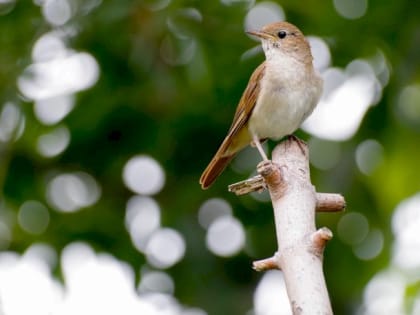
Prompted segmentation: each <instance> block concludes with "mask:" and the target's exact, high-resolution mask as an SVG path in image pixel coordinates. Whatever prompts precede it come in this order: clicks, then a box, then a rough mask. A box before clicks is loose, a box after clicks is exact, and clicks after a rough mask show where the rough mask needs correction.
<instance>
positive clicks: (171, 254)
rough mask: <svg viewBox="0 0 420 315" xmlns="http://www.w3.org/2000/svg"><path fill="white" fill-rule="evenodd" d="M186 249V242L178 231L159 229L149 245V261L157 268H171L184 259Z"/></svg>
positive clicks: (147, 252) (147, 249)
mask: <svg viewBox="0 0 420 315" xmlns="http://www.w3.org/2000/svg"><path fill="white" fill-rule="evenodd" d="M185 247H186V245H185V240H184V238H183V236H182V235H181V234H180V233H179V232H178V231H176V230H174V229H170V228H162V229H159V230H157V231H156V232H154V233H153V234H152V236H151V237H150V240H149V242H148V243H147V247H146V254H147V261H148V262H149V263H150V264H151V265H152V266H154V267H156V268H162V269H164V268H169V267H171V266H173V265H174V264H176V263H177V262H179V261H180V260H181V259H182V257H184V254H185Z"/></svg>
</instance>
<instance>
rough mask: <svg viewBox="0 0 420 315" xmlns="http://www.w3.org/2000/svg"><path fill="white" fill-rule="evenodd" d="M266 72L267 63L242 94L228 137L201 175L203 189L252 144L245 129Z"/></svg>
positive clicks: (260, 68) (254, 75)
mask: <svg viewBox="0 0 420 315" xmlns="http://www.w3.org/2000/svg"><path fill="white" fill-rule="evenodd" d="M264 70H265V62H264V63H262V64H261V65H260V66H259V67H258V68H257V69H255V71H254V73H253V74H252V75H251V78H250V79H249V82H248V85H247V87H246V89H245V91H244V94H242V97H241V99H240V101H239V104H238V107H237V108H236V112H235V116H234V117H233V122H232V125H231V126H230V129H229V132H228V135H227V136H226V138H225V140H224V141H223V143H222V144H221V146H220V148H219V150H217V152H216V154H215V155H214V157H213V159H212V160H211V161H210V163H209V165H208V166H207V167H206V169H205V170H204V172H203V174H202V175H201V178H200V184H201V187H202V188H203V189H206V188H208V187H209V186H210V185H211V184H212V183H213V182H214V181H215V180H216V178H217V176H219V174H220V173H221V172H223V170H224V169H225V167H226V166H227V165H228V163H229V162H230V160H232V159H233V157H234V156H235V154H236V152H238V151H239V150H241V149H242V148H243V147H245V146H246V145H247V144H248V143H249V142H250V140H251V137H250V135H249V133H248V130H247V129H246V128H245V125H246V123H247V122H248V119H249V117H250V116H251V114H252V111H253V110H254V107H255V104H256V103H257V98H258V94H259V92H260V89H261V79H262V77H263V75H264Z"/></svg>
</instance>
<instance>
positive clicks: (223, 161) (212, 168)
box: [200, 152, 235, 189]
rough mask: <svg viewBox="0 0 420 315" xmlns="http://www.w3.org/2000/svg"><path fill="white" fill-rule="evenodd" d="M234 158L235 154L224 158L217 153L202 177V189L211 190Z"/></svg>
mask: <svg viewBox="0 0 420 315" xmlns="http://www.w3.org/2000/svg"><path fill="white" fill-rule="evenodd" d="M234 157H235V154H232V155H226V156H223V155H221V154H219V152H217V153H216V155H215V156H214V157H213V159H212V160H211V161H210V163H209V165H208V166H207V167H206V169H205V170H204V172H203V174H202V175H201V177H200V184H201V188H203V189H207V188H209V187H210V185H211V184H213V182H214V181H215V180H216V178H217V177H218V176H219V175H220V173H221V172H223V170H224V169H225V168H226V166H227V165H228V164H229V162H230V161H231V160H232V159H233V158H234Z"/></svg>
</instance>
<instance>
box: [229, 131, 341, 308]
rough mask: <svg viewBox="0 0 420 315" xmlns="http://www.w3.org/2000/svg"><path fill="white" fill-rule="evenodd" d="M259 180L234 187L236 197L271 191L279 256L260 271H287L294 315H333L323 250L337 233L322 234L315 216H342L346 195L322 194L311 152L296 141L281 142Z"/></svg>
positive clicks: (257, 267)
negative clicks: (314, 175) (316, 183)
mask: <svg viewBox="0 0 420 315" xmlns="http://www.w3.org/2000/svg"><path fill="white" fill-rule="evenodd" d="M257 170H258V173H259V174H260V175H259V176H256V177H253V178H251V179H249V180H246V181H243V182H240V183H237V184H233V185H230V186H229V190H230V191H233V192H235V193H236V194H243V193H246V192H250V191H261V190H262V189H266V188H268V190H269V192H270V197H271V201H272V204H273V208H274V218H275V226H276V235H277V243H278V251H277V252H276V254H275V255H274V256H273V257H270V258H267V259H262V260H258V261H255V262H254V264H253V268H254V269H255V270H257V271H263V270H268V269H281V270H282V271H283V273H284V279H285V282H286V288H287V293H288V296H289V300H290V304H291V306H292V310H293V314H308V315H312V314H323V315H324V314H325V315H326V314H332V309H331V304H330V301H329V297H328V291H327V288H326V284H325V280H324V275H323V272H322V259H323V251H324V248H325V245H326V243H327V241H328V240H330V239H331V238H332V233H331V231H330V230H329V229H327V228H321V229H319V230H316V228H315V211H326V212H333V211H341V210H343V209H344V208H345V201H344V198H343V197H342V196H341V195H337V194H325V193H316V192H315V189H314V187H313V186H312V184H311V181H310V175H309V159H308V148H307V146H306V145H305V144H303V143H302V142H300V141H299V140H296V139H294V138H289V139H288V140H285V141H283V142H282V143H280V144H279V145H278V146H277V147H276V148H275V150H274V151H273V161H263V162H261V163H260V164H259V165H258V167H257Z"/></svg>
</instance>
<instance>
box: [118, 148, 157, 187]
mask: <svg viewBox="0 0 420 315" xmlns="http://www.w3.org/2000/svg"><path fill="white" fill-rule="evenodd" d="M123 180H124V183H125V185H126V186H127V187H128V188H129V189H131V190H132V191H133V192H135V193H138V194H144V195H153V194H156V193H158V192H159V191H160V190H161V189H162V187H163V185H164V184H165V173H164V172H163V169H162V167H161V166H160V165H159V163H158V162H157V161H156V160H155V159H153V158H151V157H150V156H146V155H138V156H135V157H133V158H131V159H130V160H128V162H127V163H126V164H125V166H124V170H123Z"/></svg>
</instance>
